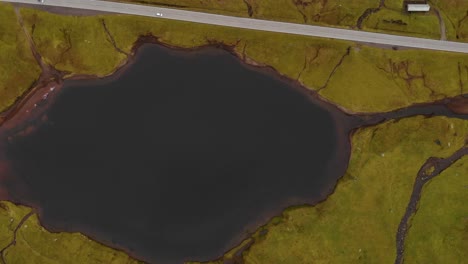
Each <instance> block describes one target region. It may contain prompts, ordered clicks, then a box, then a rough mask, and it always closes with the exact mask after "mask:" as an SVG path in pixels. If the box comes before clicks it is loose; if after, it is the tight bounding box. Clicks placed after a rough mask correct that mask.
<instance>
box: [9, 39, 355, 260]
mask: <svg viewBox="0 0 468 264" xmlns="http://www.w3.org/2000/svg"><path fill="white" fill-rule="evenodd" d="M305 94H306V93H305V92H301V91H300V88H297V87H296V88H294V84H293V83H292V82H289V81H287V80H284V79H282V78H280V77H278V76H276V77H275V74H274V73H273V71H272V70H268V69H259V68H255V67H252V66H247V65H245V64H243V63H242V62H241V61H240V60H238V59H237V58H236V57H235V56H233V55H232V54H230V53H229V52H226V51H223V50H220V49H214V48H203V49H200V50H198V51H181V50H171V49H169V48H165V47H162V46H158V45H149V44H148V45H143V46H142V47H141V48H140V49H139V50H138V52H137V54H136V57H135V58H134V62H133V63H131V65H129V66H128V67H125V68H124V69H122V70H121V71H119V72H118V73H116V74H115V75H114V76H112V77H108V78H103V79H93V80H68V81H65V83H64V86H63V88H62V89H61V90H60V91H59V94H58V95H57V96H56V98H55V99H53V100H54V101H53V102H51V103H50V106H48V108H47V109H46V110H45V111H44V113H43V114H41V115H42V117H41V118H40V119H37V118H36V119H34V120H28V121H25V122H24V123H22V124H18V125H17V126H16V128H15V133H13V132H11V131H10V132H8V131H6V132H3V135H4V136H5V138H8V140H6V139H5V141H4V142H6V143H4V144H5V146H4V147H3V148H2V150H1V151H2V152H3V154H2V155H1V156H2V157H3V159H4V161H3V162H5V163H7V164H9V165H8V166H9V167H10V169H9V173H10V175H9V177H8V179H9V181H8V185H9V186H8V190H9V192H10V196H11V199H12V200H14V201H16V202H20V203H24V204H28V205H33V206H34V207H35V208H37V210H38V211H39V212H40V219H41V223H42V224H43V225H45V227H46V228H48V229H49V230H53V231H69V232H72V231H78V232H81V233H83V234H85V235H88V236H90V237H91V238H93V239H95V240H97V241H99V242H102V243H104V244H106V245H110V246H113V247H117V248H121V249H123V250H125V251H127V252H128V253H130V254H131V255H132V256H135V257H137V258H139V259H142V260H145V261H148V262H150V263H181V262H182V261H184V260H209V259H213V258H216V257H219V256H220V255H222V253H223V252H224V251H226V250H228V249H229V248H231V247H233V246H235V245H236V243H239V242H240V241H241V240H242V239H243V238H245V236H246V235H247V234H248V233H249V232H253V231H254V230H255V229H256V228H258V227H259V226H260V225H262V224H264V223H265V222H266V221H267V220H268V219H269V218H270V217H272V216H274V215H275V214H279V213H280V212H281V211H282V210H283V209H285V208H286V207H288V206H291V205H297V204H304V203H312V202H316V201H318V200H320V199H323V198H324V197H325V196H326V195H327V194H329V193H330V191H331V190H332V189H333V187H334V185H335V183H336V180H337V179H338V178H339V177H341V176H342V175H343V173H344V171H345V169H346V164H347V161H348V158H349V157H348V155H349V143H348V140H347V137H348V134H347V132H348V131H346V129H343V128H342V127H341V125H340V122H341V121H342V119H343V116H344V115H343V114H342V113H339V111H338V110H337V109H336V108H334V107H332V106H330V105H327V104H325V103H323V102H319V101H318V100H313V99H311V98H310V96H307V95H305ZM340 119H341V120H340ZM343 122H344V121H343ZM26 127H29V128H28V133H26V134H23V135H21V134H18V133H17V132H18V131H19V130H21V129H26ZM31 127H33V129H31Z"/></svg>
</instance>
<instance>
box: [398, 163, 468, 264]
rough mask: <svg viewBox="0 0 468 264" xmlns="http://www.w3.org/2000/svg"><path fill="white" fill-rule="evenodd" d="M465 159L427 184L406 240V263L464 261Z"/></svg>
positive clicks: (467, 232) (467, 243)
mask: <svg viewBox="0 0 468 264" xmlns="http://www.w3.org/2000/svg"><path fill="white" fill-rule="evenodd" d="M467 198H468V156H465V157H464V158H462V159H460V160H459V161H458V162H456V163H454V164H453V165H452V166H451V167H449V168H448V169H447V170H446V171H444V172H442V173H441V174H440V175H439V176H437V177H436V178H434V179H432V180H431V181H430V182H428V183H427V184H426V185H425V187H424V189H423V192H422V195H421V200H420V203H419V208H418V211H417V213H416V215H415V216H414V217H413V219H412V224H411V228H410V230H409V233H408V235H407V239H406V248H405V262H407V263H462V262H463V261H466V260H467V259H468V252H467V251H466V249H467V248H468V218H467V216H468V205H467V204H466V201H467Z"/></svg>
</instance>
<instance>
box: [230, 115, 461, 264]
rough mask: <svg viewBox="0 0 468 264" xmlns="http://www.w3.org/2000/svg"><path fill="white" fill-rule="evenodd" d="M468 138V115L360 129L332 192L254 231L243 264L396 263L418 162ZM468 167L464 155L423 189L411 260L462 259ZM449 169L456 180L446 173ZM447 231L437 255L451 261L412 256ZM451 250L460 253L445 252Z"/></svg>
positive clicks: (441, 154) (443, 153) (456, 146)
mask: <svg viewBox="0 0 468 264" xmlns="http://www.w3.org/2000/svg"><path fill="white" fill-rule="evenodd" d="M467 136H468V122H467V121H461V120H458V119H449V118H445V117H434V118H425V117H412V118H406V119H402V120H399V121H390V122H386V123H383V124H380V125H378V126H375V127H369V128H364V129H359V130H358V131H357V132H356V133H355V134H354V136H353V137H352V146H353V152H352V155H351V161H350V164H349V168H348V170H347V173H346V175H345V176H344V177H343V178H342V179H341V180H340V181H339V183H338V185H337V187H336V190H335V192H334V193H333V194H332V195H331V196H329V197H328V198H327V200H325V201H324V202H322V203H320V204H318V205H316V206H310V207H299V208H292V209H288V210H286V211H285V212H284V213H283V214H282V215H281V216H280V217H276V218H274V219H273V220H271V221H270V222H269V223H268V224H267V225H265V226H264V227H262V228H261V230H267V231H268V232H267V233H266V235H259V233H261V231H259V232H258V233H257V234H256V235H254V236H253V237H254V239H255V243H254V244H253V245H252V247H251V248H250V249H249V250H247V251H246V252H244V254H243V259H244V261H245V263H393V262H394V260H395V254H396V253H395V252H396V250H395V236H396V231H397V228H398V224H399V222H400V220H401V217H402V216H403V214H404V211H405V209H406V205H407V204H408V201H409V198H410V195H411V192H412V187H413V183H414V180H415V178H416V175H417V173H418V171H419V169H420V167H421V166H422V165H423V164H424V163H425V161H426V160H427V159H428V158H429V157H431V156H436V157H448V156H450V155H451V154H452V153H454V152H455V151H456V150H458V149H459V148H460V147H462V146H463V145H464V144H465V139H466V137H467ZM436 142H437V143H436ZM439 142H440V143H439ZM449 143H450V144H449ZM465 161H466V159H465ZM466 168H467V167H466V163H463V161H461V162H459V163H457V164H455V165H454V166H453V167H452V168H450V170H448V171H447V172H445V173H444V174H443V175H440V176H438V177H437V178H435V179H434V180H433V182H431V185H430V186H428V187H427V188H426V189H425V191H424V194H423V201H422V202H421V205H420V208H421V210H423V211H422V212H419V211H418V213H417V214H416V217H415V220H414V224H413V226H418V225H419V228H417V227H416V228H415V229H414V230H413V231H410V236H409V240H408V242H407V244H409V245H411V246H410V247H411V249H408V263H429V262H430V263H462V262H463V260H464V259H465V258H464V257H463V254H460V252H461V251H463V249H464V248H466V247H464V246H463V243H465V245H466V241H465V242H463V238H466V236H467V235H468V233H467V230H466V219H464V218H466V212H467V209H468V208H467V206H466V204H465V203H464V200H466V199H463V197H466V190H463V188H464V187H462V185H463V179H462V178H461V177H464V176H466V172H467V170H466ZM449 174H451V175H452V178H451V179H445V178H444V177H446V176H447V175H449ZM457 174H458V175H457ZM461 174H465V175H464V176H461ZM465 178H466V177H465ZM447 181H448V182H447ZM444 182H445V183H444ZM455 185H458V187H456V186H455ZM457 188H458V190H455V191H454V194H449V193H450V192H452V191H453V190H454V189H457ZM436 189H437V190H438V191H436ZM463 195H464V196H463ZM438 199H439V201H436V200H438ZM457 199H458V200H457ZM449 203H453V205H449ZM446 206H447V207H446ZM424 207H426V209H423V208H424ZM446 210H447V211H446ZM434 211H435V213H436V214H437V216H442V217H437V216H436V215H434V214H432V213H433V212H434ZM443 212H447V213H448V214H446V215H442V214H443ZM427 223H429V226H427V225H426V224H427ZM455 223H456V226H454V224H455ZM411 228H413V227H411ZM438 228H441V229H440V230H438ZM430 230H434V231H435V232H430ZM444 231H449V233H445V232H444ZM412 232H414V233H415V235H412ZM447 237H449V238H451V239H452V238H453V239H454V241H450V242H449V243H451V244H448V245H445V246H444V247H442V248H439V249H437V250H436V251H434V254H437V252H444V253H446V254H450V255H451V260H453V261H449V262H445V261H441V262H434V261H433V260H435V259H433V258H430V257H429V255H427V256H422V258H419V259H418V260H424V258H425V257H427V259H426V260H431V261H428V262H426V261H414V262H413V261H411V262H410V261H409V260H410V255H411V254H412V255H414V254H415V252H414V251H416V252H417V253H418V254H419V255H424V254H425V253H424V252H427V251H428V250H431V249H433V248H434V247H436V246H438V244H439V243H442V241H445V239H446V238H447ZM455 238H456V240H455ZM431 243H434V244H433V245H431ZM413 248H415V249H413ZM451 249H452V250H454V251H455V252H452V253H448V251H450V250H451ZM443 256H444V255H441V256H439V258H438V259H441V260H443V259H442V258H443ZM419 257H421V256H419ZM225 259H229V257H228V256H226V257H225ZM414 259H415V258H414V257H412V260H414Z"/></svg>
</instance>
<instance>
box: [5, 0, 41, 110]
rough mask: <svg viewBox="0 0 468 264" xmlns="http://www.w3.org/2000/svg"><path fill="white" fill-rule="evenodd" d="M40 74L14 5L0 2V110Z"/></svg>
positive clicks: (13, 100) (19, 94) (10, 103)
mask: <svg viewBox="0 0 468 264" xmlns="http://www.w3.org/2000/svg"><path fill="white" fill-rule="evenodd" d="M39 74H40V68H39V65H38V64H37V63H36V61H35V59H34V56H33V54H32V52H31V50H30V48H29V45H28V43H27V40H26V36H25V34H24V32H23V31H22V30H21V27H20V25H19V23H18V20H17V19H16V15H15V12H14V10H13V7H12V6H11V5H9V4H4V3H0V98H1V100H0V111H4V110H5V109H6V108H8V107H9V106H10V105H12V104H13V103H14V102H15V101H16V99H17V98H18V97H19V96H21V95H22V94H23V93H24V92H25V91H26V90H27V89H28V88H29V87H31V85H32V84H33V83H34V81H35V80H36V79H38V78H39Z"/></svg>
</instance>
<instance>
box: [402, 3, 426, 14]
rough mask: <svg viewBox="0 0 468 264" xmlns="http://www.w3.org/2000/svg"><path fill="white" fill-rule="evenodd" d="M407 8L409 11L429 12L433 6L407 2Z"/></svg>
mask: <svg viewBox="0 0 468 264" xmlns="http://www.w3.org/2000/svg"><path fill="white" fill-rule="evenodd" d="M406 10H407V11H408V12H429V10H431V6H430V5H428V4H407V5H406Z"/></svg>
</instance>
